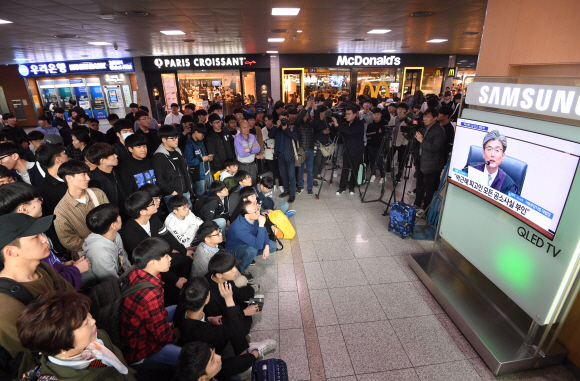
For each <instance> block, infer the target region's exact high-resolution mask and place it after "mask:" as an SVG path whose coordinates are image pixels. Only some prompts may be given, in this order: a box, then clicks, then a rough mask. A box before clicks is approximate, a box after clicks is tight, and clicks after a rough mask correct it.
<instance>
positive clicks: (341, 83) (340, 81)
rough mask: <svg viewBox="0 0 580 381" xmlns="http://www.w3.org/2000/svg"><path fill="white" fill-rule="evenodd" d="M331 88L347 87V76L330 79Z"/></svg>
mask: <svg viewBox="0 0 580 381" xmlns="http://www.w3.org/2000/svg"><path fill="white" fill-rule="evenodd" d="M328 82H329V84H330V86H331V87H346V76H345V75H331V76H330V78H329V79H328Z"/></svg>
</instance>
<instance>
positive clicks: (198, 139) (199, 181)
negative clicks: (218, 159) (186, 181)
mask: <svg viewBox="0 0 580 381" xmlns="http://www.w3.org/2000/svg"><path fill="white" fill-rule="evenodd" d="M206 133H207V130H206V129H205V126H204V125H203V124H197V125H195V126H194V127H193V128H192V130H191V137H190V138H189V139H188V140H187V143H186V144H185V150H184V151H183V156H184V157H185V161H187V165H188V166H189V170H190V174H191V180H192V181H193V182H194V183H195V191H196V194H197V195H198V196H199V195H203V194H205V191H206V190H207V188H209V186H210V184H211V182H212V179H211V175H210V173H211V172H210V168H209V166H210V162H211V161H212V159H213V155H208V153H207V150H206V149H205V144H203V138H204V137H205V135H206Z"/></svg>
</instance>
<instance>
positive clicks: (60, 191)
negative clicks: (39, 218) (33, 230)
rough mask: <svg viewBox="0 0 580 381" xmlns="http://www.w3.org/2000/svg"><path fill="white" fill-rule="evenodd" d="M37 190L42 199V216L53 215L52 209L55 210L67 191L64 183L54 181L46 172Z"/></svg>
mask: <svg viewBox="0 0 580 381" xmlns="http://www.w3.org/2000/svg"><path fill="white" fill-rule="evenodd" d="M37 188H38V190H39V192H40V195H41V196H42V199H43V201H42V215H43V216H50V215H51V214H54V208H56V205H57V204H58V203H59V202H60V200H61V199H62V198H63V197H64V195H65V194H66V191H67V190H68V187H67V185H66V182H64V181H59V180H57V179H55V178H54V177H52V176H51V175H50V174H49V173H48V172H47V173H46V176H45V177H44V180H42V181H41V182H40V184H39V185H38V187H37Z"/></svg>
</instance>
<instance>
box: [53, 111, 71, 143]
mask: <svg viewBox="0 0 580 381" xmlns="http://www.w3.org/2000/svg"><path fill="white" fill-rule="evenodd" d="M52 126H53V127H56V128H58V132H59V134H60V136H61V137H62V140H63V143H64V146H65V147H68V146H69V145H70V144H72V131H71V129H70V126H69V125H68V122H67V121H66V120H65V118H64V109H63V108H62V107H56V108H55V109H54V119H53V120H52Z"/></svg>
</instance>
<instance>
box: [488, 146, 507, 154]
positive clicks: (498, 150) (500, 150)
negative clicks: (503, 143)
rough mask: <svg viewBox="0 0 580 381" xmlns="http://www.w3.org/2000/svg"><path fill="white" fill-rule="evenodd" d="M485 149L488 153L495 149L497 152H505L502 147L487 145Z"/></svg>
mask: <svg viewBox="0 0 580 381" xmlns="http://www.w3.org/2000/svg"><path fill="white" fill-rule="evenodd" d="M485 150H486V151H487V152H488V153H491V151H495V153H500V152H503V149H501V148H493V147H485Z"/></svg>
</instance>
